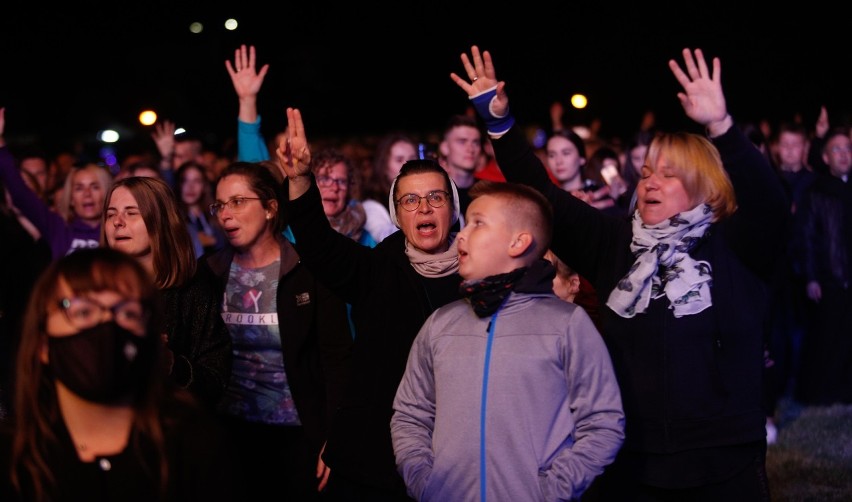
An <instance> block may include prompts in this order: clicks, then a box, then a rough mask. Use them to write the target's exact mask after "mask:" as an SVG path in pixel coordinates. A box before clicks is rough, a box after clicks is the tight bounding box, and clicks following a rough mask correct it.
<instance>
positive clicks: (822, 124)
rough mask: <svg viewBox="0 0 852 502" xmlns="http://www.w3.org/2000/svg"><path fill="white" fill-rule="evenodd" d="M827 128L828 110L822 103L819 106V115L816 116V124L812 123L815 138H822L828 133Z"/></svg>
mask: <svg viewBox="0 0 852 502" xmlns="http://www.w3.org/2000/svg"><path fill="white" fill-rule="evenodd" d="M828 129H829V122H828V110H827V109H826V108H825V105H823V106H821V107H820V108H819V116H818V117H817V121H816V124H815V125H814V133H815V134H816V137H817V138H824V137H825V135H826V133H828Z"/></svg>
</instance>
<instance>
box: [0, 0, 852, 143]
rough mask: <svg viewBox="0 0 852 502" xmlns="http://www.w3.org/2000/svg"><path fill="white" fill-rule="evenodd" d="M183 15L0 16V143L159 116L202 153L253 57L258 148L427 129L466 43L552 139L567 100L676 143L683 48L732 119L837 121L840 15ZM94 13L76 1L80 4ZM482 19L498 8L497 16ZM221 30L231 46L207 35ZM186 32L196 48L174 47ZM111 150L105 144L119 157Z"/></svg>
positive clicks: (601, 9)
mask: <svg viewBox="0 0 852 502" xmlns="http://www.w3.org/2000/svg"><path fill="white" fill-rule="evenodd" d="M501 4H505V5H507V6H509V8H508V9H505V10H502V9H498V8H497V7H496V6H494V5H491V4H487V3H482V2H456V3H441V2H438V3H435V2H419V3H414V2H396V3H395V4H392V5H393V6H390V7H388V6H383V7H379V6H376V5H370V4H366V3H344V4H343V7H339V6H338V7H335V6H332V5H330V4H327V3H319V2H313V3H309V4H300V5H295V6H294V5H293V4H292V2H287V3H284V2H275V1H274V0H273V1H272V2H264V3H254V2H238V3H237V4H235V5H234V6H233V7H229V8H223V7H220V6H210V5H209V4H207V5H205V4H204V3H199V2H195V3H193V4H185V3H179V2H172V3H170V4H166V3H160V2H147V3H145V2H123V3H110V4H107V3H100V2H98V5H100V7H91V6H87V7H84V8H83V7H79V6H74V7H69V6H63V7H59V8H58V9H48V8H43V7H40V6H35V5H29V4H27V5H18V6H16V8H15V10H16V11H17V13H15V14H12V13H11V11H10V10H9V9H10V6H7V11H6V12H4V13H3V15H2V16H0V44H2V45H0V49H2V53H1V54H2V58H3V59H2V64H0V68H1V69H0V106H5V107H6V109H7V110H6V122H7V125H6V136H7V138H8V139H10V141H11V142H38V143H41V144H43V146H46V147H55V146H60V145H62V144H66V143H68V142H69V141H91V140H92V138H94V136H95V133H96V132H97V131H98V130H101V129H104V128H107V127H110V128H115V129H118V130H119V131H120V132H122V133H123V134H124V137H125V138H134V137H135V138H137V139H138V138H143V139H147V138H148V137H149V136H148V134H149V132H150V129H148V130H145V129H143V128H142V127H141V126H139V125H138V123H137V122H136V119H137V115H138V113H139V112H140V111H141V110H142V109H144V108H148V107H150V108H153V109H155V110H157V111H158V113H159V115H160V118H161V119H162V118H168V119H171V120H173V121H175V122H177V124H178V125H179V126H182V127H185V128H186V129H187V130H189V131H190V132H192V133H195V134H199V135H203V136H204V137H205V138H206V139H208V140H210V141H211V142H221V141H223V140H224V139H226V138H228V137H231V136H233V135H234V131H235V129H236V114H237V101H236V97H235V95H234V92H233V88H232V86H231V83H230V79H229V77H228V75H227V72H226V71H225V66H224V61H225V59H227V58H233V51H234V49H235V48H236V47H237V46H238V45H239V44H241V43H247V44H254V45H255V46H256V47H257V49H258V59H259V63H260V64H262V63H269V64H270V65H271V69H270V72H269V75H268V76H267V78H266V81H265V84H264V87H263V90H262V91H261V94H260V97H259V110H260V113H261V115H262V117H263V132H264V134H265V135H266V136H267V137H271V135H273V134H274V133H275V132H277V131H279V130H281V129H283V127H284V126H285V124H286V120H285V116H284V109H285V108H286V107H287V106H297V107H299V108H301V109H302V111H303V114H304V116H305V120H306V124H307V128H308V130H307V132H308V137H309V138H314V139H317V138H328V137H362V136H367V135H375V134H380V133H382V132H385V131H388V130H391V129H405V130H409V131H411V132H416V133H423V134H425V133H428V132H434V131H440V130H441V129H442V128H443V125H444V123H445V122H446V120H447V118H448V117H449V116H450V115H451V114H454V113H459V112H462V111H464V109H465V108H466V107H467V105H468V101H467V97H466V96H465V95H464V93H463V92H462V91H461V90H460V89H458V88H457V87H456V85H455V84H454V83H453V82H452V81H451V80H450V79H449V77H448V75H449V73H450V72H451V71H455V72H460V71H461V70H462V68H461V63H460V61H459V54H460V53H461V52H463V51H467V50H469V48H470V46H471V44H474V43H476V44H478V45H479V46H480V47H481V48H484V49H488V50H490V51H491V52H492V55H493V56H494V59H495V65H496V67H497V75H498V78H500V79H503V80H506V81H507V82H508V87H507V89H508V91H509V95H510V97H511V100H512V109H513V111H514V114H515V115H516V117H517V118H518V119H519V120H521V121H522V122H524V123H526V124H531V123H538V124H542V125H544V126H547V125H549V116H548V108H549V106H550V104H551V103H552V102H553V101H556V100H559V101H562V102H563V103H565V104H566V108H569V106H568V99H569V97H570V95H571V94H573V93H575V92H582V93H585V94H586V95H588V96H589V100H590V104H589V107H588V108H587V109H586V110H582V111H575V110H571V109H569V111H568V114H567V116H566V121H567V122H569V123H571V124H580V123H586V122H588V121H589V120H590V119H591V118H592V117H598V118H600V119H601V120H602V125H603V128H602V131H601V133H602V135H604V136H622V137H624V136H627V135H629V134H630V132H632V131H633V130H635V129H636V128H638V126H639V122H640V120H641V117H642V114H643V113H644V111H645V110H649V109H652V110H654V111H655V113H656V115H657V125H658V126H659V127H661V128H664V129H677V128H690V127H693V126H694V124H691V123H689V122H687V121H686V120H685V119H684V118H683V115H682V112H681V110H680V106H679V104H678V101H677V98H676V93H677V91H678V85H677V82H676V81H675V79H674V77H673V76H672V75H671V72H670V71H669V69H668V66H667V61H668V59H670V58H676V59H677V60H679V61H680V60H681V56H680V50H681V49H682V48H683V47H701V48H702V49H704V50H705V54H706V55H708V56H711V57H712V56H719V57H720V58H721V59H722V82H723V87H724V89H725V91H726V95H727V97H728V106H729V109H730V111H731V113H732V115H734V117H735V119H736V120H738V121H757V120H760V119H764V118H766V119H769V120H770V121H772V122H777V121H779V120H784V119H789V118H792V117H794V116H796V115H797V114H798V115H799V116H800V117H801V118H802V120H803V121H804V122H805V123H806V124H807V125H808V126H809V127H811V126H812V124H813V121H814V120H815V118H816V115H817V113H818V111H819V107H820V105H822V104H825V105H826V106H828V109H829V112H830V117H831V120H832V123H834V124H837V123H840V122H845V121H847V116H848V113H849V111H850V109H852V106H850V102H852V100H850V89H852V86H850V79H849V77H848V75H849V74H850V66H852V65H850V63H852V53H850V48H852V43H850V41H852V36H850V33H852V31H850V27H852V22H850V20H849V17H848V16H847V15H846V14H843V13H842V11H843V10H845V9H839V7H838V6H837V4H835V7H828V6H822V5H821V4H819V3H813V2H807V3H804V2H802V3H798V4H795V3H794V4H790V6H786V7H785V6H781V5H770V6H769V7H766V8H763V9H762V10H758V8H757V7H754V6H748V7H747V6H746V5H745V2H741V3H740V5H739V6H735V7H726V6H724V4H722V5H719V4H711V3H710V2H682V3H680V4H676V6H674V7H671V8H661V7H652V6H645V5H640V3H637V4H631V5H630V6H626V7H623V6H622V7H617V6H616V5H615V4H614V3H613V4H608V3H600V2H598V3H596V4H594V6H592V5H590V4H589V3H587V2H583V3H576V2H558V3H556V4H555V5H556V7H548V6H547V5H548V4H553V2H549V3H543V4H539V3H537V2H518V1H514V0H510V1H509V2H501ZM87 5H91V3H89V4H87ZM495 5H496V4H495ZM231 16H233V17H235V18H236V19H237V20H238V21H239V22H240V26H239V28H238V30H237V31H235V32H228V31H226V30H225V29H224V28H223V27H222V25H223V23H224V20H225V19H226V18H227V17H231ZM192 21H201V22H203V23H204V25H205V30H204V32H203V33H202V34H200V35H193V34H191V33H189V31H188V27H189V24H190V23H191V22H192ZM119 148H120V144H119Z"/></svg>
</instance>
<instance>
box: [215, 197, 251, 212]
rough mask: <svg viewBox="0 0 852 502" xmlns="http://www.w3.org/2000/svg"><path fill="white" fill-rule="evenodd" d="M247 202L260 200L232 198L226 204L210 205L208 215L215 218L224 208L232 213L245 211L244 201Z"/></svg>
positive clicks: (216, 203)
mask: <svg viewBox="0 0 852 502" xmlns="http://www.w3.org/2000/svg"><path fill="white" fill-rule="evenodd" d="M249 200H260V197H233V198H232V199H230V200H228V201H227V202H214V203H213V204H210V214H212V215H213V216H216V215H217V214H219V213H221V212H222V209H224V208H226V207H227V208H228V210H230V211H231V212H232V213H239V212H240V211H242V210H243V209H245V207H246V206H245V205H246V201H249Z"/></svg>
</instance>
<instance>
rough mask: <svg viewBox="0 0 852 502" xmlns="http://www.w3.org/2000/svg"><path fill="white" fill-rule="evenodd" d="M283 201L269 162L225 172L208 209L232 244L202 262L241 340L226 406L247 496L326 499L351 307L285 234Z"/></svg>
mask: <svg viewBox="0 0 852 502" xmlns="http://www.w3.org/2000/svg"><path fill="white" fill-rule="evenodd" d="M276 174H277V173H276ZM282 197H283V192H282V188H281V182H280V179H277V178H276V177H275V176H274V175H273V171H271V170H269V169H268V168H266V167H265V166H263V165H261V164H251V163H246V162H235V163H233V164H231V165H230V166H228V167H227V168H225V170H223V171H222V173H221V174H220V176H219V180H218V183H217V186H216V202H214V203H213V204H212V205H211V206H210V211H211V213H212V214H213V215H214V216H216V218H217V219H218V221H219V224H220V226H221V227H222V229H223V230H224V232H225V236H226V238H227V239H228V243H227V244H226V245H225V247H224V248H223V249H222V250H220V251H217V252H215V253H213V254H210V255H207V256H205V257H204V258H202V259H201V262H200V263H201V265H200V267H201V268H200V270H201V271H202V273H204V274H206V275H207V276H209V277H211V278H212V279H213V280H214V282H215V292H216V294H217V296H218V298H220V301H221V302H222V303H221V305H220V309H221V315H222V317H223V319H224V321H225V324H226V325H227V327H228V330H229V332H230V335H231V340H232V342H233V353H234V362H233V370H232V372H231V380H230V382H229V384H228V386H227V389H226V390H225V395H224V397H223V398H222V400H221V401H220V402H219V406H218V412H219V415H220V416H221V417H222V418H223V420H224V422H225V424H226V426H227V430H228V431H229V432H230V434H231V437H232V440H233V443H234V448H235V449H236V458H237V461H238V463H239V465H240V468H241V471H242V472H243V475H244V476H243V478H244V479H243V480H242V482H241V483H242V486H243V487H244V490H245V499H246V500H255V499H257V500H260V499H261V498H266V496H267V494H268V493H270V492H271V491H272V492H275V493H278V494H280V496H281V497H282V498H283V499H287V500H300V501H306V500H315V499H316V498H317V497H318V496H319V494H320V493H319V492H320V490H322V489H323V488H324V486H325V482H326V479H327V476H328V469H327V468H326V467H325V465H324V464H323V463H322V461H321V460H320V453H321V451H322V448H323V446H324V444H325V440H326V435H327V431H328V426H329V421H330V417H331V413H332V411H334V409H335V408H336V407H337V406H338V403H339V401H340V398H341V396H342V392H343V384H344V382H345V381H346V380H347V378H348V364H349V351H350V347H351V344H352V338H351V336H350V334H349V325H348V322H347V318H346V306H345V304H344V303H343V302H342V301H340V300H339V299H338V298H337V297H336V296H333V295H332V294H331V292H330V291H329V290H328V289H326V288H325V287H323V286H322V285H321V284H320V283H319V282H318V281H317V280H315V279H314V276H313V275H312V274H311V272H309V271H308V269H307V268H306V267H305V266H304V265H303V264H302V263H301V259H300V256H299V255H298V254H297V253H296V250H295V249H294V248H293V246H292V245H291V244H290V242H289V241H287V239H285V238H284V236H283V235H282V230H283V229H284V227H285V225H286V223H287V222H286V218H285V216H284V214H283V212H282V209H283V207H282V205H281V201H282V200H283V199H282ZM324 221H325V224H326V225H327V224H328V221H327V220H324ZM347 240H348V239H347ZM350 242H352V241H350ZM352 243H353V244H355V243H354V242H352ZM355 245H357V244H355ZM271 484H273V485H274V487H271V486H270V485H271Z"/></svg>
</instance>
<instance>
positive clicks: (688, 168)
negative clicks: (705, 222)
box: [645, 132, 737, 221]
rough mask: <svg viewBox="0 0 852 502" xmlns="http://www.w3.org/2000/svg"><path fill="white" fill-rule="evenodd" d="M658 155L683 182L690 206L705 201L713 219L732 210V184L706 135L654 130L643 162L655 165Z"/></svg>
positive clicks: (719, 218) (716, 151)
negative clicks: (655, 131) (654, 133)
mask: <svg viewBox="0 0 852 502" xmlns="http://www.w3.org/2000/svg"><path fill="white" fill-rule="evenodd" d="M661 157H662V158H664V159H665V161H666V165H667V167H668V168H669V169H671V171H672V174H674V175H675V176H677V178H678V179H680V181H681V183H683V188H684V189H685V190H686V193H687V194H688V195H689V199H690V201H691V202H692V204H693V207H695V206H697V205H698V204H702V203H707V204H709V205H710V207H711V209H712V210H713V221H719V220H722V219H724V218H727V217H728V216H730V215H732V214H733V213H734V211H736V209H737V200H736V195H735V194H734V186H733V185H732V184H731V179H730V178H729V177H728V173H727V172H726V171H725V168H724V166H723V165H722V158H721V156H720V155H719V150H717V149H716V147H715V146H713V143H711V142H710V141H709V140H708V139H707V138H705V137H703V136H699V135H698V134H692V133H686V132H676V133H658V134H657V135H656V136H655V137H654V140H653V141H652V142H651V146H649V147H648V155H647V156H646V158H645V162H646V165H647V166H656V165H657V162H658V160H659V159H660V158H661Z"/></svg>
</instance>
